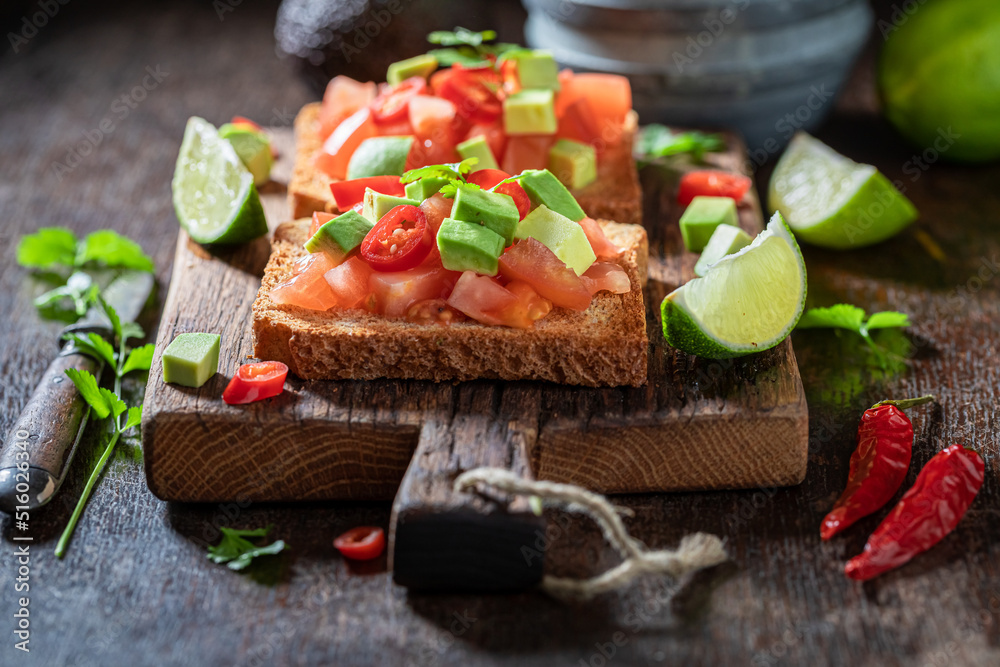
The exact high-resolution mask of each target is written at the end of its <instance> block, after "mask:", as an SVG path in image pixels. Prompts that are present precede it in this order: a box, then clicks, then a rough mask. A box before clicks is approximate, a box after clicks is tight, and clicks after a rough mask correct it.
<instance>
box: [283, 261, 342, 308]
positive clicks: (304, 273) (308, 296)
mask: <svg viewBox="0 0 1000 667" xmlns="http://www.w3.org/2000/svg"><path fill="white" fill-rule="evenodd" d="M333 266H334V264H333V261H332V260H331V259H330V258H329V256H327V254H326V253H325V252H314V253H311V254H309V255H307V256H306V257H303V258H302V259H300V260H299V261H297V262H296V263H295V266H294V268H293V269H292V271H293V275H292V278H290V279H289V280H286V281H285V282H283V283H281V284H280V285H278V286H277V287H275V288H274V289H272V290H271V291H270V292H269V293H268V296H269V297H271V301H274V302H275V303H277V304H283V305H289V306H300V307H302V308H308V309H310V310H327V309H329V308H333V307H334V306H336V305H337V297H336V295H335V294H334V293H333V290H331V289H330V286H329V285H328V284H327V282H326V281H325V280H324V279H323V274H325V273H326V272H327V271H329V270H330V269H332V268H333Z"/></svg>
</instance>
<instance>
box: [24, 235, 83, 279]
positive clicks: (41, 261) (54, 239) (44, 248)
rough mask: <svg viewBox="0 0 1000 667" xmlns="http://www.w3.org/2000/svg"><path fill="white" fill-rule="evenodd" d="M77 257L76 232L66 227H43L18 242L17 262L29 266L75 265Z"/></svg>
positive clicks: (37, 267)
mask: <svg viewBox="0 0 1000 667" xmlns="http://www.w3.org/2000/svg"><path fill="white" fill-rule="evenodd" d="M75 259H76V234H74V233H73V232H72V231H70V230H69V229H66V228H65V227H42V228H41V229H39V230H38V231H37V232H35V233H34V234H26V235H25V236H22V237H21V242H20V243H18V244H17V263H18V264H20V265H21V266H25V267H28V268H32V269H45V268H48V267H50V266H55V265H62V266H73V264H74V261H75Z"/></svg>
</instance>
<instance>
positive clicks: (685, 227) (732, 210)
mask: <svg viewBox="0 0 1000 667" xmlns="http://www.w3.org/2000/svg"><path fill="white" fill-rule="evenodd" d="M680 225H681V237H682V238H683V239H684V247H686V248H687V249H688V250H690V251H691V252H701V251H702V250H703V249H704V248H705V244H707V243H708V240H709V239H710V238H712V234H713V233H714V232H715V228H716V227H718V226H719V225H732V226H734V227H738V226H739V222H738V220H737V217H736V202H735V201H733V199H732V198H730V197H695V198H694V199H692V200H691V203H690V204H689V205H688V207H687V208H686V209H685V210H684V213H683V214H682V215H681V221H680Z"/></svg>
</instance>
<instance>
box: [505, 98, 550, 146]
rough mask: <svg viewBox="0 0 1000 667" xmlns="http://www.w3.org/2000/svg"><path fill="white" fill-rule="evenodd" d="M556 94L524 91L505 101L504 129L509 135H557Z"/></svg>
mask: <svg viewBox="0 0 1000 667" xmlns="http://www.w3.org/2000/svg"><path fill="white" fill-rule="evenodd" d="M557 126H558V122H557V120H556V108H555V94H554V93H553V92H552V91H551V90H522V91H520V92H517V93H514V94H513V95H509V96H508V97H507V98H506V99H505V100H504V101H503V129H504V131H505V132H506V133H507V134H512V135H517V134H555V132H556V128H557Z"/></svg>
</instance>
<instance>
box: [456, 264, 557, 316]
mask: <svg viewBox="0 0 1000 667" xmlns="http://www.w3.org/2000/svg"><path fill="white" fill-rule="evenodd" d="M511 285H514V289H513V290H511V289H509V287H510V285H508V287H504V286H502V285H501V284H500V283H498V282H496V281H495V280H493V279H492V278H488V277H486V276H480V275H478V274H477V273H476V272H475V271H466V272H465V273H463V274H462V277H461V278H459V279H458V282H457V283H455V288H454V289H453V290H452V291H451V295H450V296H449V297H448V305H449V306H451V307H452V308H455V309H457V310H460V311H461V312H463V313H465V314H466V315H468V316H469V317H471V318H472V319H474V320H477V321H479V322H482V323H483V324H492V325H497V326H507V327H514V328H517V329H530V328H531V327H533V326H534V325H535V320H538V319H541V318H542V317H545V315H546V314H548V312H549V310H550V309H551V304H549V306H548V308H546V306H545V303H546V301H545V300H544V299H542V297H540V296H539V295H538V293H537V292H535V290H533V289H532V288H531V286H530V285H528V284H526V283H523V282H522V283H520V285H515V284H514V283H511Z"/></svg>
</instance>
